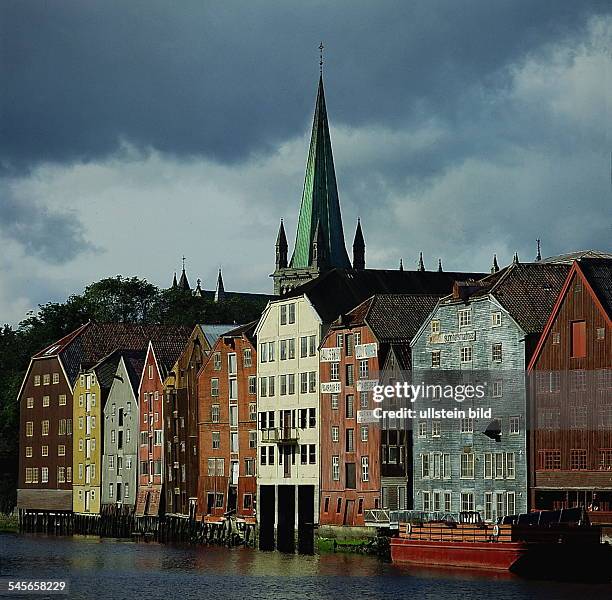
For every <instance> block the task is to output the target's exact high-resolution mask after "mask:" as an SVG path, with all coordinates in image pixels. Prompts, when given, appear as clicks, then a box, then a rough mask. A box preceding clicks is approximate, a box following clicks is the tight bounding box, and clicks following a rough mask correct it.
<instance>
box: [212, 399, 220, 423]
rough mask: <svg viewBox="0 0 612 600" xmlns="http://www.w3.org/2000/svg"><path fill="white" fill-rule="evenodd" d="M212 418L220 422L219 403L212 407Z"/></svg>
mask: <svg viewBox="0 0 612 600" xmlns="http://www.w3.org/2000/svg"><path fill="white" fill-rule="evenodd" d="M210 420H211V421H212V422H213V423H218V422H219V405H218V404H213V405H212V406H211V407H210Z"/></svg>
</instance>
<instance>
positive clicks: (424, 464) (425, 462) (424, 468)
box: [421, 454, 430, 479]
mask: <svg viewBox="0 0 612 600" xmlns="http://www.w3.org/2000/svg"><path fill="white" fill-rule="evenodd" d="M429 474H430V470H429V454H421V477H422V478H423V479H428V478H429Z"/></svg>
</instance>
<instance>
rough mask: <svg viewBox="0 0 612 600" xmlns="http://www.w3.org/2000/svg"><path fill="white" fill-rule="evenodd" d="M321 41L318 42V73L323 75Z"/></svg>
mask: <svg viewBox="0 0 612 600" xmlns="http://www.w3.org/2000/svg"><path fill="white" fill-rule="evenodd" d="M324 47H325V46H323V42H321V43H320V44H319V73H320V74H321V75H323V48H324Z"/></svg>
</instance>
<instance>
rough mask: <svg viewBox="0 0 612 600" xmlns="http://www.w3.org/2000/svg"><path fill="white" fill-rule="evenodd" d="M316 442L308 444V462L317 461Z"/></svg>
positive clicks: (313, 462)
mask: <svg viewBox="0 0 612 600" xmlns="http://www.w3.org/2000/svg"><path fill="white" fill-rule="evenodd" d="M316 448H317V447H316V444H308V464H309V465H315V464H316V463H317V454H316V452H317V450H316Z"/></svg>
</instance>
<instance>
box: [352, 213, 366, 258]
mask: <svg viewBox="0 0 612 600" xmlns="http://www.w3.org/2000/svg"><path fill="white" fill-rule="evenodd" d="M353 269H365V240H364V239H363V231H361V219H359V218H358V219H357V229H356V230H355V239H354V240H353Z"/></svg>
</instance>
